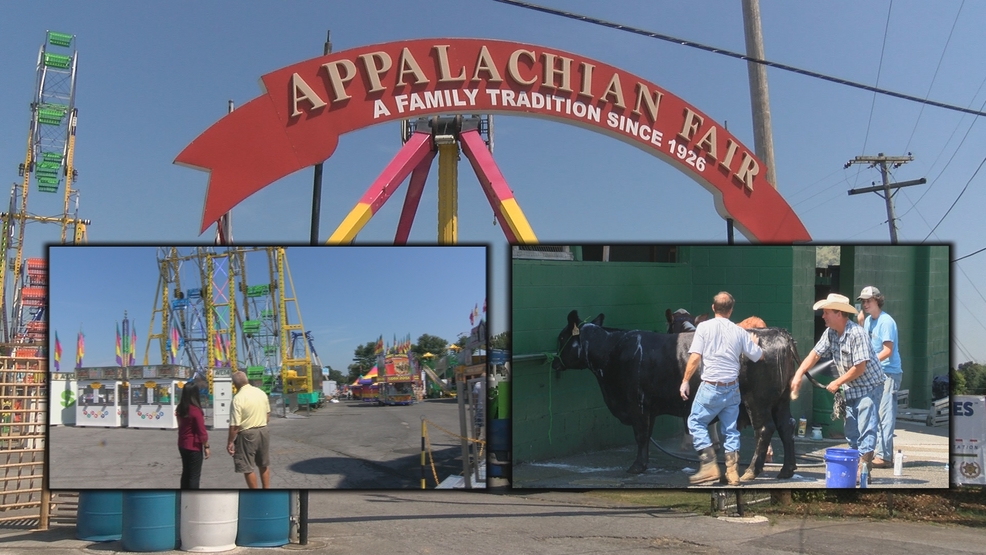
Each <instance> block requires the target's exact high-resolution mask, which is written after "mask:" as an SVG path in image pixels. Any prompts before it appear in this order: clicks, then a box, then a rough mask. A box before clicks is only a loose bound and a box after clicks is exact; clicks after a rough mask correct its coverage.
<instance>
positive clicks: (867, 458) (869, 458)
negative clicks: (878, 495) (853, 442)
mask: <svg viewBox="0 0 986 555" xmlns="http://www.w3.org/2000/svg"><path fill="white" fill-rule="evenodd" d="M874 454H875V452H874V451H870V452H869V453H863V454H862V455H860V456H859V466H858V467H856V483H857V484H859V476H860V475H861V474H862V473H863V467H864V466H865V467H866V483H867V484H871V483H873V455H874Z"/></svg>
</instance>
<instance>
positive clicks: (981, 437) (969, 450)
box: [950, 395, 986, 485]
mask: <svg viewBox="0 0 986 555" xmlns="http://www.w3.org/2000/svg"><path fill="white" fill-rule="evenodd" d="M984 444H986V397H982V396H974V395H953V396H952V465H951V467H950V468H951V471H952V480H951V481H952V483H953V484H978V485H986V473H984V468H986V459H984V456H983V446H984Z"/></svg>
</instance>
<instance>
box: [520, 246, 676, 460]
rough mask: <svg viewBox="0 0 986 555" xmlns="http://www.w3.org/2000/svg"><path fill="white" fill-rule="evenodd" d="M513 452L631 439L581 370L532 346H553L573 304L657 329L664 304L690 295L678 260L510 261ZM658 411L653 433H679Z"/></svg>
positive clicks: (624, 324)
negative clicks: (559, 368) (554, 361)
mask: <svg viewBox="0 0 986 555" xmlns="http://www.w3.org/2000/svg"><path fill="white" fill-rule="evenodd" d="M512 283H513V314H512V319H513V322H512V340H513V353H514V360H515V362H514V367H513V371H512V375H511V377H512V380H513V389H512V394H513V407H512V414H513V419H512V426H513V453H512V456H513V458H514V460H515V461H517V462H525V461H532V460H539V459H544V458H551V457H557V456H562V455H566V454H571V453H578V452H586V451H593V450H598V449H605V448H609V447H614V446H620V445H627V444H633V432H632V430H631V429H630V427H629V426H624V425H623V424H620V422H619V421H618V420H617V419H616V418H614V417H613V415H612V414H610V412H609V409H607V408H606V405H605V403H603V400H602V394H601V393H600V392H599V386H598V384H597V383H596V380H595V378H594V377H593V376H592V374H591V373H590V372H589V371H588V370H569V371H565V372H562V373H560V374H558V375H556V373H555V372H554V371H552V370H551V369H550V368H549V367H548V366H547V365H546V364H545V363H544V358H543V357H538V356H537V354H538V353H545V352H555V350H556V349H557V344H556V343H557V337H558V333H559V332H560V331H561V330H562V328H564V327H565V325H566V323H567V321H568V320H567V318H568V313H569V312H570V311H571V310H573V309H576V310H578V311H579V316H580V317H581V318H583V319H584V318H594V317H595V316H596V315H598V314H599V313H603V314H605V324H606V325H609V326H612V327H619V328H629V329H635V328H640V329H648V330H655V331H664V330H665V329H666V321H665V319H664V307H670V306H676V305H677V304H679V303H680V300H681V299H689V298H690V295H691V280H690V269H689V267H688V266H687V265H685V264H659V263H643V262H640V263H638V262H620V263H615V262H613V263H611V262H575V261H538V260H514V261H513V277H512ZM675 421H677V422H680V420H678V419H671V418H661V419H659V420H658V422H657V423H656V425H655V428H656V429H655V433H654V435H655V437H662V436H665V435H669V434H672V433H680V431H681V429H682V426H681V424H680V423H677V422H675Z"/></svg>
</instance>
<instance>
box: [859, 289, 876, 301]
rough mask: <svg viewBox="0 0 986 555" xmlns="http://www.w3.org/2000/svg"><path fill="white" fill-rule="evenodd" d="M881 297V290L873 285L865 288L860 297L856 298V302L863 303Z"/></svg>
mask: <svg viewBox="0 0 986 555" xmlns="http://www.w3.org/2000/svg"><path fill="white" fill-rule="evenodd" d="M879 295H880V290H879V289H877V288H876V287H873V286H872V285H867V286H866V287H864V288H863V290H862V291H860V293H859V296H858V297H856V300H858V301H861V300H863V299H872V298H873V297H877V296H879Z"/></svg>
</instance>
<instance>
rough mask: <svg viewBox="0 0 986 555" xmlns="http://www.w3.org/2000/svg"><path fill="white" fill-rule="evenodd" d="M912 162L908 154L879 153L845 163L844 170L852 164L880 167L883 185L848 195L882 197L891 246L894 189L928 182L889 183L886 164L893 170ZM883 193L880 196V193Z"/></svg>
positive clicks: (893, 239)
mask: <svg viewBox="0 0 986 555" xmlns="http://www.w3.org/2000/svg"><path fill="white" fill-rule="evenodd" d="M913 160H914V157H913V156H911V154H910V153H908V154H907V156H884V155H883V153H882V152H881V153H880V154H878V155H876V156H857V157H855V158H853V159H852V160H850V161H848V162H846V165H845V166H844V167H845V168H848V167H849V166H851V165H853V164H869V165H870V167H871V168H872V167H876V166H880V175H881V177H883V185H874V186H872V187H863V188H862V189H851V190H850V191H849V194H850V195H859V194H862V193H876V194H877V195H878V196H880V197H882V198H883V200H884V201H886V203H887V223H888V224H890V243H891V244H893V245H896V244H897V221H896V220H897V217H896V215H894V200H893V197H894V194H895V191H893V190H894V189H900V188H901V187H910V186H911V185H924V184H925V183H927V182H928V180H927V179H925V178H923V177H922V178H921V179H912V180H911V181H900V182H897V183H891V182H890V175H889V172H888V171H887V164H891V165H893V167H894V168H899V167H901V166H903V165H904V164H906V163H908V162H911V161H913ZM881 192H882V193H883V194H882V195H881V194H880V193H881Z"/></svg>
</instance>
